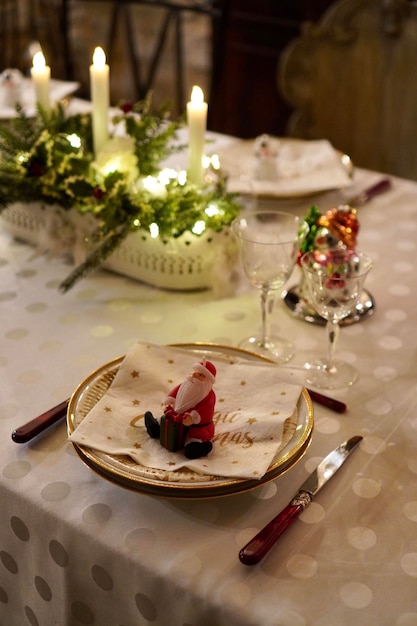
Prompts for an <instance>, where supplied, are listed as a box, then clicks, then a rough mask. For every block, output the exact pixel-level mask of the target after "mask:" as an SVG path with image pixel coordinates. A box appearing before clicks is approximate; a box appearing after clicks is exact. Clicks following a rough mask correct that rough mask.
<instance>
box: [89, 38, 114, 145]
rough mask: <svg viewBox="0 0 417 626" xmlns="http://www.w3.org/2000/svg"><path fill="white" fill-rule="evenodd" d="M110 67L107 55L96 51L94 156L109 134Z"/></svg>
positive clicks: (92, 80) (92, 69)
mask: <svg viewBox="0 0 417 626" xmlns="http://www.w3.org/2000/svg"><path fill="white" fill-rule="evenodd" d="M109 74H110V70H109V66H108V65H107V63H106V55H105V54H104V50H103V49H102V48H100V47H98V48H96V49H95V50H94V54H93V64H92V65H90V83H91V102H92V104H93V113H92V115H93V118H92V122H93V145H94V154H95V155H96V156H97V154H98V153H99V152H100V150H101V148H102V147H103V145H104V144H105V143H106V141H107V139H108V134H109V127H108V124H109V120H108V115H109V106H110V85H109Z"/></svg>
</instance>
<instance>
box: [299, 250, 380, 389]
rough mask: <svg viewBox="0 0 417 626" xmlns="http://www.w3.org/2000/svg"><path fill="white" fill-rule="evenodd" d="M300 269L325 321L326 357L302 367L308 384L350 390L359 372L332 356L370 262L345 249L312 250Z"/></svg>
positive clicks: (357, 253)
mask: <svg viewBox="0 0 417 626" xmlns="http://www.w3.org/2000/svg"><path fill="white" fill-rule="evenodd" d="M301 267H302V268H303V271H304V275H305V277H306V281H307V286H308V290H309V293H310V298H311V301H312V303H313V306H314V307H315V309H316V311H317V313H319V315H321V316H322V317H323V318H324V319H325V320H327V325H326V331H327V346H328V347H327V357H325V358H322V359H319V360H318V361H315V362H313V363H306V364H305V368H306V369H307V370H308V378H307V382H308V383H310V384H311V385H314V386H316V387H319V388H322V389H338V388H340V387H349V386H350V385H352V384H353V383H354V382H355V380H356V378H357V376H358V373H357V371H356V368H354V367H353V365H351V364H350V363H347V362H345V361H342V360H341V359H337V358H336V356H335V352H336V343H337V339H338V337H339V322H340V320H342V319H344V318H345V317H347V316H348V315H350V314H351V313H352V312H353V311H354V310H355V307H356V306H357V305H358V302H359V299H360V295H361V293H362V288H363V284H364V282H365V278H366V276H367V274H368V272H369V271H370V270H371V268H372V260H371V259H370V258H369V257H368V256H367V255H366V254H363V253H362V252H357V251H354V250H350V249H346V248H336V249H329V250H314V251H312V252H307V253H306V254H304V255H303V256H302V258H301Z"/></svg>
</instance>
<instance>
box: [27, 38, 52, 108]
mask: <svg viewBox="0 0 417 626" xmlns="http://www.w3.org/2000/svg"><path fill="white" fill-rule="evenodd" d="M30 73H31V76H32V80H33V84H34V87H35V97H36V102H37V103H38V104H40V106H41V107H43V108H44V109H49V82H50V80H51V68H50V67H48V66H47V65H46V63H45V57H44V56H43V54H42V52H41V51H40V50H39V51H38V52H36V53H35V54H34V55H33V61H32V68H31V70H30Z"/></svg>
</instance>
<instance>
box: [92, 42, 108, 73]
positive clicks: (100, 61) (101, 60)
mask: <svg viewBox="0 0 417 626" xmlns="http://www.w3.org/2000/svg"><path fill="white" fill-rule="evenodd" d="M93 65H94V66H95V67H98V68H102V67H104V66H105V65H106V55H105V53H104V50H103V48H100V46H97V48H95V50H94V54H93Z"/></svg>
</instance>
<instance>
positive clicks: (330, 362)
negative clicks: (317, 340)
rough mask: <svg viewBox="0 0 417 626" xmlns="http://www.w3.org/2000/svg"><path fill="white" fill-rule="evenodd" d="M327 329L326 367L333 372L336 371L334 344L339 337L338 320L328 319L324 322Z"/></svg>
mask: <svg viewBox="0 0 417 626" xmlns="http://www.w3.org/2000/svg"><path fill="white" fill-rule="evenodd" d="M326 331H327V369H328V371H329V372H330V373H331V374H333V373H335V372H336V366H335V362H334V361H335V358H334V357H335V353H336V344H337V340H338V337H339V331H340V327H339V322H338V321H337V320H329V321H328V322H327V324H326Z"/></svg>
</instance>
